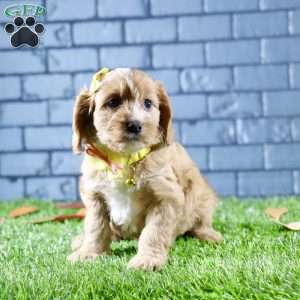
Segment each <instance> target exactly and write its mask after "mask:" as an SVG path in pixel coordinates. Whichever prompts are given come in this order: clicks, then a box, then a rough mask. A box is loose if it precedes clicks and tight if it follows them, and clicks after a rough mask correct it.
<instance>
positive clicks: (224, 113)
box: [208, 93, 262, 118]
mask: <svg viewBox="0 0 300 300" xmlns="http://www.w3.org/2000/svg"><path fill="white" fill-rule="evenodd" d="M208 108H209V115H210V116H211V117H212V118H240V117H257V116H260V115H261V114H262V107H261V103H260V98H259V95H258V94H255V93H231V94H221V95H219V94H215V95H210V96H209V97H208Z"/></svg>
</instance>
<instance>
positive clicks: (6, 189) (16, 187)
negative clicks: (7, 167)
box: [0, 178, 24, 201]
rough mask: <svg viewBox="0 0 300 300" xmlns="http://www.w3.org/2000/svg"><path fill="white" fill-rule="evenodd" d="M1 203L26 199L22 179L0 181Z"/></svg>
mask: <svg viewBox="0 0 300 300" xmlns="http://www.w3.org/2000/svg"><path fill="white" fill-rule="evenodd" d="M0 186H1V189H0V201H9V200H17V199H21V198H23V197H24V185H23V180H22V179H17V178H13V179H6V178H3V179H0Z"/></svg>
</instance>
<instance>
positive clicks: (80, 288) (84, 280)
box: [0, 198, 300, 300]
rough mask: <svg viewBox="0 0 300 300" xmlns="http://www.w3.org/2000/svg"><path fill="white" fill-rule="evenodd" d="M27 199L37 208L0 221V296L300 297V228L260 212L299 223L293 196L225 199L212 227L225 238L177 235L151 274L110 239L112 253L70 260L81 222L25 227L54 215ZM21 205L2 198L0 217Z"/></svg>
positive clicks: (132, 245) (131, 247) (132, 248)
mask: <svg viewBox="0 0 300 300" xmlns="http://www.w3.org/2000/svg"><path fill="white" fill-rule="evenodd" d="M23 203H24V202H22V204H23ZM26 203H35V204H37V205H38V206H39V207H40V208H41V211H40V212H39V213H37V214H34V215H31V216H26V217H21V218H19V219H13V220H6V221H5V222H4V223H3V224H1V225H0V299H81V300H83V299H130V300H132V299H264V300H265V299H300V259H299V258H300V232H299V233H298V232H291V231H287V230H283V229H282V228H280V227H279V226H278V225H276V224H274V223H272V222H270V221H269V219H268V218H267V217H266V216H265V215H264V209H265V208H266V207H268V206H272V207H278V206H286V207H288V208H289V213H288V214H287V215H286V216H285V217H284V218H283V220H290V221H295V220H300V199H299V198H298V199H297V198H288V199H284V198H281V199H273V200H271V199H270V200H243V201H238V200H234V199H226V200H223V201H222V202H221V203H220V205H219V208H218V211H217V213H216V218H215V227H216V229H218V230H219V231H221V232H222V233H223V235H224V237H225V242H224V243H223V244H222V245H220V246H215V245H212V244H208V243H206V242H202V241H198V240H196V239H192V238H186V237H182V238H179V239H178V240H177V241H176V243H175V245H174V246H173V248H172V250H171V253H170V259H169V263H168V264H167V266H166V267H164V268H163V270H162V271H160V272H156V273H145V272H142V271H130V270H127V268H126V264H127V262H128V261H129V259H130V257H132V256H133V255H134V254H135V252H136V245H137V243H136V241H122V242H116V243H113V245H112V249H113V255H111V256H104V257H101V258H99V259H97V260H96V261H95V262H93V263H78V264H74V265H71V264H70V263H68V262H67V260H66V256H67V255H68V254H69V253H70V240H71V237H73V236H74V235H75V234H76V233H78V232H79V231H80V230H81V228H82V223H81V222H79V221H76V220H72V221H67V222H65V223H47V224H43V225H32V224H26V222H27V221H28V220H32V219H34V218H37V217H39V216H42V215H50V214H56V213H57V212H58V210H57V209H56V208H54V206H53V205H52V204H51V203H45V202H34V201H29V202H28V201H27V202H26ZM19 205H20V202H14V203H1V202H0V216H5V215H6V214H7V213H8V212H9V211H10V210H11V209H12V208H14V207H16V206H19ZM60 212H61V210H60Z"/></svg>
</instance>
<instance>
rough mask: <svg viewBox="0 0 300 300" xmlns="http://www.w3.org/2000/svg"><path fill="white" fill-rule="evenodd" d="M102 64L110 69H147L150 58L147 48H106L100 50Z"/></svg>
mask: <svg viewBox="0 0 300 300" xmlns="http://www.w3.org/2000/svg"><path fill="white" fill-rule="evenodd" d="M100 62H101V65H102V66H107V67H109V68H120V67H127V68H130V67H131V68H133V67H134V68H147V67H149V66H150V57H149V51H148V49H147V48H146V47H140V46H137V47H105V48H101V49H100Z"/></svg>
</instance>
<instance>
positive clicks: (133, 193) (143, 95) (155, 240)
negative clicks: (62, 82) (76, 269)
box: [69, 69, 222, 270]
mask: <svg viewBox="0 0 300 300" xmlns="http://www.w3.org/2000/svg"><path fill="white" fill-rule="evenodd" d="M73 133H74V135H73V150H74V152H75V153H80V152H81V151H82V146H84V147H85V155H84V160H83V164H82V177H81V181H80V193H81V197H82V200H83V202H84V204H85V207H86V217H85V220H84V230H83V233H82V234H81V235H79V236H78V237H76V238H75V239H74V241H73V245H72V248H73V251H74V252H73V253H72V254H71V255H70V256H69V260H70V261H72V262H75V261H78V260H86V259H91V258H95V257H97V256H99V255H101V254H103V253H105V252H109V251H110V243H111V241H112V240H116V239H122V238H126V239H127V238H138V251H137V254H136V255H135V256H134V257H133V258H132V259H131V260H130V261H129V264H128V266H129V267H130V268H138V269H144V270H157V269H160V268H161V267H162V266H163V265H164V264H165V263H166V261H167V258H168V251H169V248H170V246H171V245H172V243H173V242H174V241H175V239H176V237H177V236H179V235H182V234H184V233H187V232H188V233H191V234H193V235H194V236H195V237H197V238H199V239H202V240H207V241H221V240H222V236H221V234H220V233H218V232H216V231H215V230H214V229H213V227H212V218H213V212H214V209H215V206H216V204H217V197H216V195H215V193H214V191H213V190H212V189H211V188H210V187H209V185H208V183H207V182H206V180H205V179H204V178H203V177H202V175H201V174H200V173H199V171H198V168H197V167H196V166H195V164H194V163H193V161H192V160H191V159H190V158H189V156H188V154H187V152H186V151H185V150H184V148H183V147H182V146H181V145H180V144H178V143H177V142H176V141H175V139H174V136H173V130H172V110H171V106H170V100H169V97H168V95H167V92H166V91H165V89H164V87H163V86H162V84H161V83H159V82H156V81H154V80H152V79H151V78H150V77H149V76H148V75H147V74H146V73H144V72H142V71H140V70H131V69H115V70H113V71H110V72H108V71H107V70H102V71H100V72H99V73H97V74H96V75H95V76H94V80H93V83H92V86H91V88H90V90H84V91H82V92H81V93H80V95H79V96H78V97H77V99H76V102H75V108H74V115H73Z"/></svg>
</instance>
